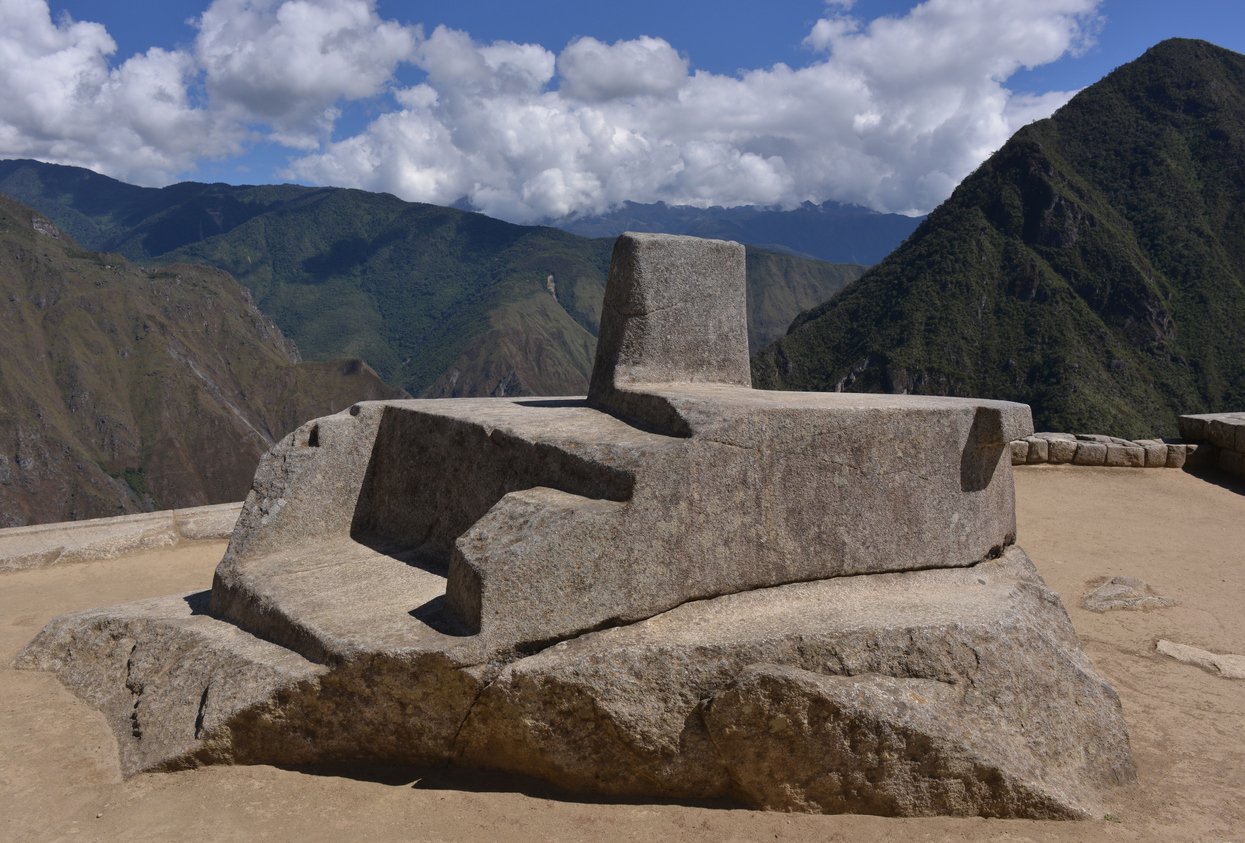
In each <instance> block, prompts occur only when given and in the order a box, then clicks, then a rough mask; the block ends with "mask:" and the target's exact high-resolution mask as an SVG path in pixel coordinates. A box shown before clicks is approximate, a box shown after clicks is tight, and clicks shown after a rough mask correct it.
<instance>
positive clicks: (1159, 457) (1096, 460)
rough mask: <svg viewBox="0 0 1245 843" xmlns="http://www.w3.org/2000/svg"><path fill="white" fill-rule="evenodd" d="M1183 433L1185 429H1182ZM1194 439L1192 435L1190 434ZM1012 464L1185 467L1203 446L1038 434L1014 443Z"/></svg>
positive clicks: (1162, 441)
mask: <svg viewBox="0 0 1245 843" xmlns="http://www.w3.org/2000/svg"><path fill="white" fill-rule="evenodd" d="M1182 432H1183V428H1182ZM1188 438H1191V437H1188ZM1011 451H1012V465H1041V464H1046V463H1052V464H1056V465H1090V466H1111V467H1117V468H1183V467H1184V466H1185V465H1186V464H1187V463H1189V462H1190V461H1191V460H1196V459H1199V458H1200V455H1199V457H1195V454H1199V445H1198V444H1196V443H1194V442H1184V441H1179V440H1167V439H1136V440H1133V439H1121V438H1119V437H1118V436H1103V435H1101V434H1097V433H1077V434H1073V433H1035V434H1033V435H1032V436H1026V437H1025V438H1023V439H1014V440H1012V442H1011Z"/></svg>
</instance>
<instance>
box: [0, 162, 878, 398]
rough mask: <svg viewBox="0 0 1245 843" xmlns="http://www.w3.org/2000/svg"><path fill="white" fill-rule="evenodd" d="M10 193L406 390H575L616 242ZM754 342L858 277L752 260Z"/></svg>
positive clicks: (588, 363) (849, 270)
mask: <svg viewBox="0 0 1245 843" xmlns="http://www.w3.org/2000/svg"><path fill="white" fill-rule="evenodd" d="M0 192H7V193H10V194H11V195H14V196H16V197H17V198H19V199H20V200H21V201H23V202H26V203H27V204H30V205H31V206H33V207H35V208H37V209H38V210H40V211H41V212H43V213H44V214H46V215H48V216H49V217H50V218H51V219H53V220H54V221H55V222H57V223H58V224H61V225H63V226H65V227H66V228H67V229H68V230H72V231H73V232H75V233H76V234H77V235H78V236H79V237H81V238H82V239H83V242H84V243H86V244H87V245H89V246H90V247H91V248H95V249H100V250H105V251H113V252H118V253H120V254H123V255H125V256H127V257H129V258H131V259H135V260H143V261H149V260H157V261H182V262H190V263H206V264H209V265H212V266H216V267H219V268H221V269H224V270H226V271H227V272H229V273H230V274H232V275H234V276H235V277H236V278H237V279H238V280H239V281H240V282H241V283H242V284H243V285H244V286H246V287H247V288H249V289H250V290H251V292H252V294H253V295H254V297H255V301H256V303H257V304H258V305H259V307H260V308H261V310H263V311H264V313H266V314H268V315H269V316H271V317H272V319H273V320H274V321H275V322H276V323H277V325H279V326H280V328H281V329H282V331H284V332H285V334H286V335H287V336H289V337H290V338H291V339H293V340H294V341H295V342H296V343H297V345H298V347H299V349H300V351H301V352H302V353H303V354H304V355H305V356H306V357H308V358H310V359H327V358H335V357H342V356H351V357H359V358H362V359H364V360H366V361H367V362H368V363H369V364H370V365H371V366H373V367H374V368H375V369H376V370H377V371H378V372H380V374H381V376H382V377H383V378H384V379H385V380H387V381H388V382H390V383H393V384H397V385H399V386H401V387H403V388H404V389H406V390H407V391H409V392H410V393H412V394H425V395H434V396H441V395H500V394H561V395H568V394H581V393H583V392H584V391H585V390H586V388H587V382H588V376H589V374H590V373H591V368H592V356H593V354H594V351H595V334H596V329H597V319H598V314H599V310H600V306H601V299H602V296H603V294H604V285H605V278H606V275H607V273H608V269H609V259H610V250H611V247H612V241H611V240H608V239H606V240H588V239H584V238H582V237H578V236H575V235H572V234H568V233H566V232H564V231H560V230H557V229H553V228H544V227H531V226H518V225H511V224H509V223H505V222H501V221H499V220H495V219H491V218H489V217H485V216H482V215H480V214H470V213H464V212H462V211H457V210H454V209H452V208H442V207H437V206H434V205H421V204H417V203H408V202H403V201H401V200H399V199H397V198H395V197H393V196H390V195H388V194H378V193H367V192H364V191H358V190H346V189H339V188H309V187H299V186H294V185H283V186H264V187H245V186H244V187H234V186H229V185H223V184H212V185H209V184H195V183H183V184H178V185H172V186H170V187H167V188H163V189H159V190H156V189H151V188H138V187H133V186H131V185H126V184H123V183H121V182H117V181H114V180H113V179H109V178H107V177H104V176H100V175H98V174H96V173H92V172H90V171H89V170H82V169H78V168H74V167H59V166H54V165H48V164H40V163H38V162H33V161H3V162H0ZM748 268H749V273H750V275H751V278H750V282H749V290H750V293H749V303H750V311H749V315H750V319H751V323H752V324H751V333H752V336H753V340H754V342H755V343H756V344H758V345H760V344H763V343H765V342H769V341H771V340H773V339H774V338H776V337H778V336H780V335H781V334H782V332H783V331H785V330H786V327H787V326H788V324H789V323H790V321H791V319H792V318H793V317H795V316H796V315H797V314H798V313H799V312H800V311H801V310H803V309H804V308H807V307H811V306H813V305H814V304H816V303H818V302H820V301H824V300H825V299H826V298H827V297H829V296H830V295H832V294H833V293H834V292H835V291H837V290H838V289H839V288H841V287H842V286H843V284H845V283H846V282H847V281H849V280H851V279H852V278H854V277H856V276H858V275H859V273H860V272H861V271H862V270H861V268H860V267H856V266H839V265H834V264H827V263H823V262H821V261H816V260H807V259H800V258H795V257H790V256H786V255H776V254H771V253H769V252H765V251H763V250H750V257H749V261H748Z"/></svg>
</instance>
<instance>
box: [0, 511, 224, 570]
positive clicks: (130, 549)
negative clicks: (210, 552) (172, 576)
mask: <svg viewBox="0 0 1245 843" xmlns="http://www.w3.org/2000/svg"><path fill="white" fill-rule="evenodd" d="M241 509H242V503H241V502H238V503H221V504H211V505H208V506H196V507H188V508H186V509H165V510H160V511H158V512H140V513H138V514H135V515H118V516H115V517H112V518H93V519H90V520H87V521H62V522H58V523H53V524H32V525H30V526H27V527H10V528H8V529H4V530H0V572H8V571H27V570H32V569H35V568H47V567H51V566H52V565H65V564H69V563H73V562H93V561H99V560H105V559H114V558H116V557H118V556H123V555H125V554H127V553H134V552H136V551H141V550H150V549H152V548H157V547H173V546H175V545H177V544H180V543H181V542H183V541H202V540H208V539H227V538H229V536H230V534H231V533H232V532H233V527H234V523H235V522H236V521H237V520H238V513H239V512H240V511H241Z"/></svg>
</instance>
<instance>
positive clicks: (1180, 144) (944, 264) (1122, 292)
mask: <svg viewBox="0 0 1245 843" xmlns="http://www.w3.org/2000/svg"><path fill="white" fill-rule="evenodd" d="M754 375H755V379H756V380H757V382H758V383H760V384H764V385H767V386H771V387H783V388H793V389H819V390H825V389H845V390H859V391H888V392H914V393H942V394H949V395H980V396H988V397H992V398H1006V399H1012V400H1017V401H1024V402H1027V403H1029V404H1031V405H1032V406H1033V410H1034V416H1035V421H1036V424H1037V426H1038V428H1039V429H1049V430H1082V431H1083V430H1093V431H1103V432H1112V433H1117V434H1119V435H1124V436H1139V435H1153V434H1156V433H1164V434H1166V433H1170V434H1173V435H1174V434H1175V432H1176V416H1177V415H1178V414H1179V413H1182V412H1200V411H1215V410H1225V409H1229V408H1231V409H1239V408H1240V407H1245V56H1241V55H1239V54H1236V53H1233V52H1230V51H1227V50H1223V49H1221V48H1219V47H1215V46H1213V45H1211V44H1207V43H1204V42H1197V41H1185V40H1173V41H1165V42H1163V43H1162V44H1159V45H1158V46H1156V47H1154V48H1152V49H1151V50H1150V51H1149V52H1147V53H1146V54H1145V55H1144V56H1142V57H1141V58H1140V59H1138V60H1136V61H1134V62H1132V63H1130V64H1128V65H1125V66H1123V67H1121V68H1118V69H1117V70H1116V71H1114V72H1113V73H1111V74H1110V75H1109V76H1107V77H1106V78H1105V79H1103V80H1102V81H1101V82H1098V83H1097V84H1095V85H1092V86H1091V87H1089V88H1087V89H1085V90H1084V91H1082V92H1081V93H1080V94H1078V95H1077V96H1076V97H1075V98H1073V99H1072V101H1071V102H1069V103H1068V104H1067V105H1066V106H1065V107H1064V108H1062V109H1061V110H1060V111H1059V112H1057V113H1056V114H1055V115H1054V116H1053V117H1051V118H1049V119H1047V120H1042V121H1038V122H1036V123H1033V124H1031V125H1029V126H1027V127H1025V128H1024V129H1022V130H1020V131H1019V132H1017V133H1016V135H1015V136H1014V137H1013V138H1012V139H1011V140H1010V141H1008V143H1007V144H1006V145H1005V146H1004V147H1003V148H1002V149H1000V150H999V151H998V152H997V153H995V154H994V155H993V156H992V157H991V158H990V159H989V160H988V161H987V162H986V163H985V164H983V165H982V166H981V167H980V168H978V170H977V171H976V172H974V173H973V174H972V175H970V176H969V177H968V178H967V179H965V180H964V182H963V183H962V184H961V185H960V186H959V187H958V188H957V189H956V191H955V193H954V194H953V195H952V196H951V198H950V199H948V200H947V201H946V202H945V203H944V204H943V205H941V206H940V207H939V208H937V209H936V210H935V211H934V212H933V213H932V214H930V216H929V218H928V219H927V220H926V221H925V222H924V223H923V224H922V225H921V226H920V228H918V229H917V231H916V232H915V233H914V234H913V235H912V237H911V238H910V239H909V240H908V241H907V242H905V243H904V244H903V245H902V246H901V247H900V248H899V249H897V250H896V251H895V252H894V253H893V254H892V255H890V256H889V257H888V258H887V259H886V260H885V261H883V262H882V263H881V264H879V265H878V266H877V267H875V268H874V269H872V270H870V271H869V272H868V273H866V274H865V275H864V276H863V277H862V278H861V279H860V280H859V281H858V282H856V283H855V284H853V285H851V286H850V287H848V288H846V289H845V290H844V291H842V292H841V293H839V294H838V295H837V296H835V297H834V298H832V299H831V300H829V301H828V302H826V303H824V304H822V305H820V306H819V307H817V308H814V309H813V310H810V311H808V312H807V313H804V314H802V315H801V317H800V318H799V319H797V320H796V322H795V323H793V325H792V329H791V331H790V332H789V333H788V335H787V336H786V337H784V338H783V339H781V340H780V341H778V342H777V343H775V344H774V345H773V346H771V347H769V348H767V349H765V350H764V351H763V352H761V353H760V354H758V355H757V356H756V357H755V358H754Z"/></svg>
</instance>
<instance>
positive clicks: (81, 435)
mask: <svg viewBox="0 0 1245 843" xmlns="http://www.w3.org/2000/svg"><path fill="white" fill-rule="evenodd" d="M398 395H400V393H399V392H398V391H397V390H394V389H392V388H390V387H388V386H386V385H385V384H384V383H382V382H381V380H380V379H379V378H378V377H377V376H376V373H375V372H373V371H372V370H371V369H370V368H368V367H367V366H366V365H364V364H363V363H362V362H361V361H358V360H339V361H330V362H318V363H301V362H299V360H298V355H297V351H296V349H295V348H294V346H293V345H292V344H290V343H289V342H288V341H287V340H286V339H285V338H284V337H283V336H282V335H281V332H280V331H279V330H278V329H277V328H276V326H275V325H274V324H273V323H272V321H271V320H269V319H268V318H267V317H265V316H264V315H263V314H261V313H260V312H259V311H258V310H257V309H256V308H255V307H254V305H253V304H252V303H251V300H250V298H249V296H248V295H247V293H246V291H245V290H244V289H243V288H242V287H240V286H239V285H238V284H237V282H235V281H234V280H233V279H232V278H230V277H228V276H227V275H226V274H225V273H223V272H221V271H219V270H216V269H211V268H208V267H202V266H189V265H184V264H172V265H166V266H159V267H144V266H138V265H135V264H133V263H130V262H129V261H127V260H126V259H125V258H123V257H121V256H120V255H116V254H100V253H95V252H89V251H87V250H85V249H82V248H81V247H80V246H78V245H77V244H76V243H74V242H73V240H72V238H70V237H69V236H68V235H66V234H64V233H63V232H61V231H60V230H59V229H58V228H56V227H55V226H54V225H53V224H52V223H51V222H50V221H49V220H48V219H46V218H45V217H43V216H42V215H40V214H38V213H36V212H34V211H32V210H31V209H29V208H26V207H24V206H22V205H20V204H18V203H16V202H13V201H12V200H10V199H8V198H6V197H3V196H0V526H5V527H7V526H18V525H23V524H34V523H46V522H54V521H66V520H75V519H80V518H92V517H101V516H107V515H120V514H124V513H128V512H139V511H143V510H150V509H154V508H172V507H182V506H194V505H198V504H207V503H221V502H225V501H235V500H241V499H242V498H243V497H244V496H245V495H246V492H247V490H248V488H249V487H250V483H251V478H252V475H253V474H254V471H255V465H256V463H257V462H258V460H259V457H260V455H261V454H262V453H263V452H264V451H265V450H267V449H268V447H269V446H270V445H271V444H272V443H273V442H274V441H275V440H276V439H279V438H280V437H282V436H284V435H285V434H286V433H288V432H289V431H290V430H292V429H293V428H294V427H296V426H297V425H299V424H301V423H302V422H303V421H304V420H306V419H308V418H312V417H315V416H320V415H324V414H326V413H331V412H336V411H338V410H340V409H342V408H344V407H346V406H349V405H350V404H351V403H353V402H354V401H357V400H364V399H375V398H390V397H397V396H398Z"/></svg>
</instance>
